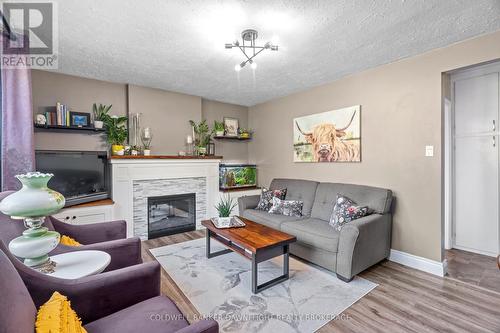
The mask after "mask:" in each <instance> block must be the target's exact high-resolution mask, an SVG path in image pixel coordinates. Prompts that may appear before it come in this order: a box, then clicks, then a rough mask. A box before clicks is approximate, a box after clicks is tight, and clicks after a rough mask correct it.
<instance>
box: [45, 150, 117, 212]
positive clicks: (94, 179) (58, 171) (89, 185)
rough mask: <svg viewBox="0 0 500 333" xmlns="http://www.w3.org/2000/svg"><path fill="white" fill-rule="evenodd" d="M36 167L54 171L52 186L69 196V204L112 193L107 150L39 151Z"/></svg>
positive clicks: (67, 201) (67, 200)
mask: <svg viewBox="0 0 500 333" xmlns="http://www.w3.org/2000/svg"><path fill="white" fill-rule="evenodd" d="M35 162H36V171H40V172H50V173H53V174H54V177H52V179H51V180H50V181H49V184H48V185H49V187H50V188H52V189H54V190H56V191H58V192H60V193H61V194H62V195H64V197H65V198H66V206H65V207H68V206H74V205H78V204H81V203H86V202H91V201H96V200H102V199H107V198H109V197H110V193H111V190H110V178H111V177H110V168H109V163H108V156H107V152H105V151H66V150H37V151H35Z"/></svg>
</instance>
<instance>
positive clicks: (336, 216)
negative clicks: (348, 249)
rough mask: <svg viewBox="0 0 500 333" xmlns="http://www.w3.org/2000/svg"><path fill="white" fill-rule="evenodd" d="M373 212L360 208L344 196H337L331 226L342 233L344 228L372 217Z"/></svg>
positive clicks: (366, 208) (364, 207)
mask: <svg viewBox="0 0 500 333" xmlns="http://www.w3.org/2000/svg"><path fill="white" fill-rule="evenodd" d="M371 213H372V210H371V209H370V208H368V207H366V206H363V207H361V206H358V205H357V204H356V203H355V202H354V201H353V200H351V199H349V198H348V197H346V196H343V195H342V194H337V199H336V201H335V206H334V207H333V213H332V216H331V217H330V225H331V226H332V227H333V228H335V230H337V231H340V230H341V229H342V227H343V226H344V225H345V224H347V223H349V222H351V221H353V220H356V219H359V218H360V217H363V216H367V215H370V214H371Z"/></svg>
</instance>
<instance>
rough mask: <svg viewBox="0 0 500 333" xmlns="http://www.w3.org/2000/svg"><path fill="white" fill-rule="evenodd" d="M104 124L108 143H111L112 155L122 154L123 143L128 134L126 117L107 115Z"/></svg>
mask: <svg viewBox="0 0 500 333" xmlns="http://www.w3.org/2000/svg"><path fill="white" fill-rule="evenodd" d="M105 125H106V135H107V139H108V143H110V144H111V153H112V154H113V155H123V154H124V146H123V143H124V142H125V140H127V136H128V129H127V117H123V116H121V117H119V116H107V117H106V120H105Z"/></svg>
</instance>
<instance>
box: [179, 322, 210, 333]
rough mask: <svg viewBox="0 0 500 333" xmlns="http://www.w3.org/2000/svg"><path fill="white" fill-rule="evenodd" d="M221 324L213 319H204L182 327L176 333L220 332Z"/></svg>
mask: <svg viewBox="0 0 500 333" xmlns="http://www.w3.org/2000/svg"><path fill="white" fill-rule="evenodd" d="M218 332H219V324H218V323H217V322H216V321H215V320H213V319H203V320H200V321H197V322H196V323H193V324H191V325H189V326H186V327H184V328H181V329H180V330H178V331H176V333H218Z"/></svg>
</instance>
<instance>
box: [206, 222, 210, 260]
mask: <svg viewBox="0 0 500 333" xmlns="http://www.w3.org/2000/svg"><path fill="white" fill-rule="evenodd" d="M205 234H206V238H205V244H206V252H205V253H206V255H207V258H210V230H208V229H207V230H206V233H205Z"/></svg>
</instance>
